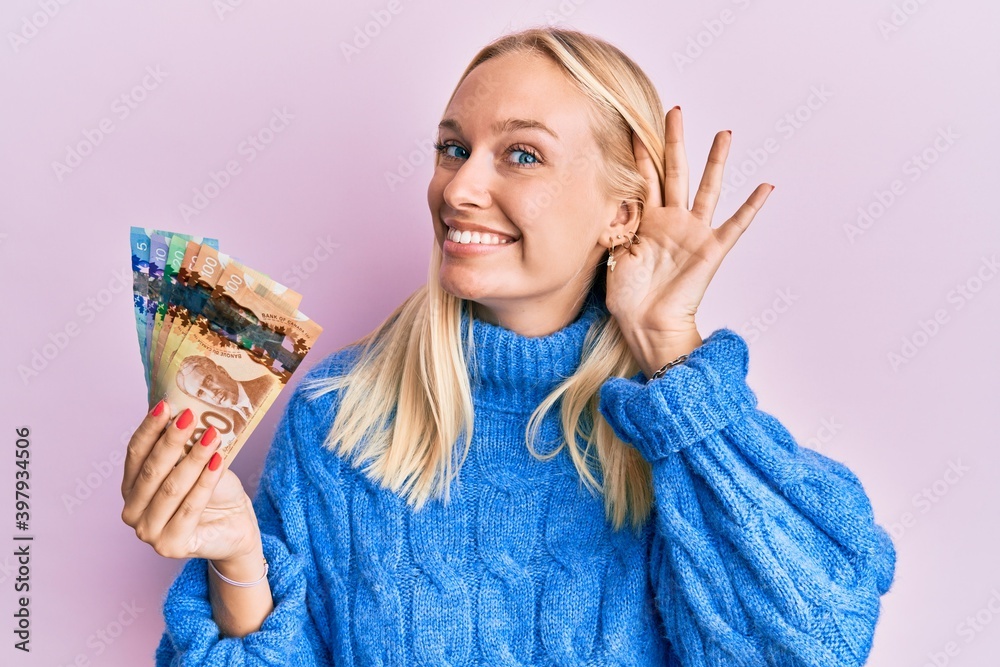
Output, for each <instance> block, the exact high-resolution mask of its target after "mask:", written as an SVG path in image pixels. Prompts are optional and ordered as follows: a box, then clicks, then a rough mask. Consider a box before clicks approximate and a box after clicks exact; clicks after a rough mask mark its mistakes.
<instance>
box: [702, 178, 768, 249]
mask: <svg viewBox="0 0 1000 667" xmlns="http://www.w3.org/2000/svg"><path fill="white" fill-rule="evenodd" d="M772 190H774V186H773V185H767V184H765V183H761V184H760V185H758V186H757V189H755V190H754V191H753V192H752V193H750V196H749V197H748V198H747V200H746V202H744V204H743V205H742V206H740V208H739V209H738V210H737V211H736V213H734V214H733V217H731V218H729V220H726V221H725V222H724V223H722V224H721V225H720V226H719V228H718V229H717V230H715V234H716V236H717V237H718V239H719V242H720V243H721V244H722V247H723V248H724V249H725V252H729V250H730V249H731V248H732V247H733V246H734V245H735V244H736V240H737V239H738V238H739V237H740V235H741V234H743V232H744V231H746V228H747V227H749V226H750V222H751V221H752V220H753V219H754V216H755V215H757V211H759V210H760V208H761V206H763V205H764V202H765V201H766V200H767V197H768V195H770V194H771V191H772Z"/></svg>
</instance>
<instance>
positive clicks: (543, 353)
mask: <svg viewBox="0 0 1000 667" xmlns="http://www.w3.org/2000/svg"><path fill="white" fill-rule="evenodd" d="M466 306H468V304H466ZM607 314H608V311H607V308H606V307H605V306H604V304H603V303H601V302H600V300H599V298H598V297H597V296H596V295H595V294H594V292H591V293H590V294H589V295H588V296H587V299H586V300H585V301H584V303H583V306H582V307H581V309H580V312H579V313H578V314H577V316H576V319H574V320H573V321H572V322H570V323H569V324H567V325H566V326H565V327H563V328H562V329H559V330H558V331H554V332H552V333H551V334H549V335H547V336H535V337H527V336H522V335H520V334H518V333H516V332H515V331H512V330H510V329H505V328H504V327H502V326H499V325H496V324H491V323H489V322H486V321H485V320H481V319H478V318H475V317H472V318H471V321H472V322H473V330H472V335H473V341H474V345H475V358H474V359H473V358H472V355H470V353H469V351H468V350H466V358H467V360H468V364H469V369H468V370H469V382H470V384H471V386H472V396H473V400H474V402H475V403H476V404H477V405H481V406H483V407H488V408H492V409H498V410H502V411H506V412H520V413H530V412H531V411H533V410H534V409H535V408H536V407H537V406H538V404H539V403H541V402H542V399H544V398H545V397H546V396H547V395H548V394H549V393H551V392H552V390H553V389H555V387H556V386H557V385H558V384H559V383H560V382H562V381H563V380H564V379H566V378H567V377H569V376H570V375H572V374H573V373H574V372H575V371H576V369H577V367H578V366H579V365H580V358H581V356H582V354H583V340H584V337H585V336H586V335H587V331H588V330H589V329H590V326H591V325H592V324H593V323H594V322H596V321H598V320H599V319H600V318H601V317H603V316H604V315H607ZM469 321H470V314H469V308H468V307H465V308H463V309H462V324H461V336H462V338H461V340H462V341H463V342H464V341H465V339H466V336H467V335H468V326H469Z"/></svg>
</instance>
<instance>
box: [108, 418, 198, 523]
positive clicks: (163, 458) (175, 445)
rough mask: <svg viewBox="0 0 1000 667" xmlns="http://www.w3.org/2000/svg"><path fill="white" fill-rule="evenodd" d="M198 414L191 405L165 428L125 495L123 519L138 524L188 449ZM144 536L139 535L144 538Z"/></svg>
mask: <svg viewBox="0 0 1000 667" xmlns="http://www.w3.org/2000/svg"><path fill="white" fill-rule="evenodd" d="M194 427H195V420H194V414H193V413H192V412H191V410H190V409H185V410H184V411H183V412H181V413H180V414H179V415H177V418H176V419H174V421H173V423H171V424H170V425H169V426H167V428H166V429H165V430H164V432H163V435H161V436H160V439H159V440H157V441H156V444H154V445H153V449H152V451H150V452H149V456H147V457H146V460H145V461H143V462H142V464H141V465H140V466H139V472H138V474H136V477H135V483H134V484H133V485H132V490H131V491H130V492H129V494H128V497H126V498H125V509H124V510H123V511H122V520H123V521H125V523H127V524H128V525H130V526H135V525H136V524H137V523H138V521H139V518H140V517H141V516H142V513H143V512H145V511H146V506H147V505H149V501H150V500H152V498H153V494H155V493H156V491H157V489H159V488H160V484H162V483H163V480H164V479H165V478H166V477H167V475H168V474H170V471H171V470H173V469H174V465H176V464H177V461H178V459H180V455H181V453H182V452H183V451H184V443H185V442H187V441H188V438H190V437H191V432H192V431H194ZM142 537H143V536H140V537H139V539H142Z"/></svg>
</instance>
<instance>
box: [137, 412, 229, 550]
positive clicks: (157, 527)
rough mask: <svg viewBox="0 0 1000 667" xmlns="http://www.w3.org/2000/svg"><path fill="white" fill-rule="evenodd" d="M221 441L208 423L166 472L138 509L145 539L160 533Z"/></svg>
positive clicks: (217, 433) (153, 538) (216, 431)
mask: <svg viewBox="0 0 1000 667" xmlns="http://www.w3.org/2000/svg"><path fill="white" fill-rule="evenodd" d="M221 441H222V439H221V438H220V437H219V432H218V430H216V428H215V427H214V426H209V427H208V428H207V429H205V432H204V433H203V434H202V436H201V439H200V440H199V441H198V444H196V445H194V446H192V447H191V449H190V450H189V451H188V453H187V454H185V455H184V457H183V458H182V459H181V461H180V463H178V464H177V465H176V466H175V467H174V469H173V470H171V471H170V473H169V474H168V475H167V476H166V478H165V479H164V480H163V483H162V484H160V488H159V489H157V491H156V493H155V494H153V497H152V499H151V500H150V501H149V504H148V505H147V506H146V510H145V511H144V512H143V513H142V518H140V519H139V523H140V524H141V525H142V526H143V529H144V533H145V535H144V537H145V538H146V539H151V540H155V539H156V538H157V537H159V536H160V533H161V532H162V531H163V527H164V526H165V525H166V523H167V522H168V521H170V517H172V516H173V515H174V513H175V512H177V511H178V507H180V506H181V504H182V503H183V502H184V500H185V497H186V496H187V495H188V493H189V492H190V491H191V487H192V486H194V484H195V482H196V481H197V480H198V476H199V475H201V472H202V470H204V468H205V466H206V465H207V464H208V460H209V458H211V456H212V454H214V453H215V451H216V449H218V446H219V443H220V442H221ZM136 527H137V528H138V526H136Z"/></svg>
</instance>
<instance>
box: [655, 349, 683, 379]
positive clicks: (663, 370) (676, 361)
mask: <svg viewBox="0 0 1000 667" xmlns="http://www.w3.org/2000/svg"><path fill="white" fill-rule="evenodd" d="M687 358H688V355H686V354H682V355H681V356H679V357H677V358H676V359H674V360H673V361H668V362H667V363H665V364H664V365H663V368H661V369H660V370H658V371H656V372H655V373H653V376H652V377H651V378H649V379H650V380H655V379H656V378H658V377H660V376H662V375H663V374H664V373H666V372H667V369H669V368H673V367H674V366H676V365H677V364H679V363H681V362H682V361H684V360H685V359H687Z"/></svg>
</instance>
